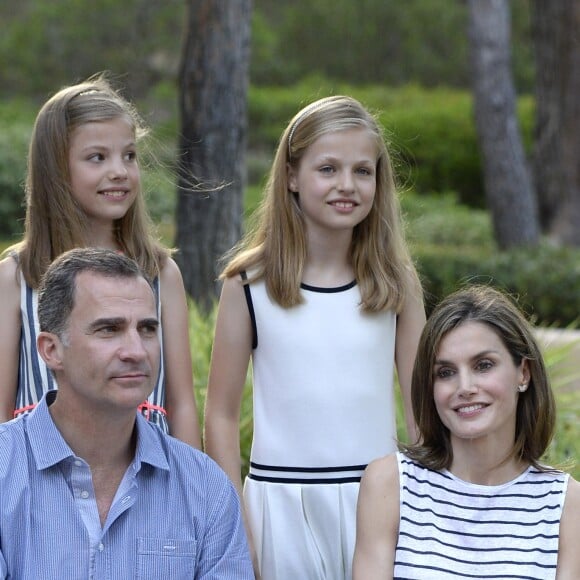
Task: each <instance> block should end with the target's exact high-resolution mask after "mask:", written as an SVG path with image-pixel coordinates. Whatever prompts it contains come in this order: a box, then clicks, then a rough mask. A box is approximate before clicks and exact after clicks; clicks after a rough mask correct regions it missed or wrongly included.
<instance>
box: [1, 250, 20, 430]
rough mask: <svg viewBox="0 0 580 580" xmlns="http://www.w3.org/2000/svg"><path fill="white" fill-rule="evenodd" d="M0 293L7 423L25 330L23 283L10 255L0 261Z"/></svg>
mask: <svg viewBox="0 0 580 580" xmlns="http://www.w3.org/2000/svg"><path fill="white" fill-rule="evenodd" d="M0 296H1V297H2V300H0V320H1V321H2V324H0V377H2V383H1V385H0V423H4V422H5V421H9V420H10V419H12V418H13V416H14V404H15V402H16V390H17V387H18V364H19V359H20V332H21V329H22V319H21V317H20V285H19V283H18V277H17V266H16V261H15V260H14V259H13V258H11V257H8V258H4V259H3V260H2V261H1V262H0Z"/></svg>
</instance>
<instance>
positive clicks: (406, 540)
mask: <svg viewBox="0 0 580 580" xmlns="http://www.w3.org/2000/svg"><path fill="white" fill-rule="evenodd" d="M397 459H398V464H399V480H400V521H399V538H398V542H397V550H396V554H395V570H394V578H406V579H417V580H419V579H421V580H422V579H428V580H442V579H451V578H454V579H457V578H496V579H502V580H506V579H508V578H518V579H519V580H521V579H534V580H548V579H550V578H555V576H556V566H557V561H558V537H559V530H560V518H561V516H562V507H563V505H564V497H565V494H566V486H567V483H568V475H567V474H565V473H562V472H559V471H555V472H541V471H538V470H536V469H534V468H532V467H530V468H528V469H527V470H526V471H525V472H524V473H522V474H521V475H520V476H519V477H517V478H516V479H514V480H513V481H510V482H508V483H504V484H503V485H497V486H485V485H476V484H472V483H468V482H465V481H462V480H460V479H458V478H457V477H455V476H453V475H452V474H451V473H449V472H448V471H446V470H444V471H432V470H430V469H427V468H425V467H423V466H421V465H420V464H418V463H416V462H414V461H412V460H410V459H409V458H408V457H406V456H405V455H403V454H401V453H398V454H397Z"/></svg>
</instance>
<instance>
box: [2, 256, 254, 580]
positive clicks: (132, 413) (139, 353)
mask: <svg viewBox="0 0 580 580" xmlns="http://www.w3.org/2000/svg"><path fill="white" fill-rule="evenodd" d="M38 315H39V321H40V333H39V334H38V339H37V346H38V350H39V353H40V355H41V356H42V358H43V359H44V360H45V361H46V364H47V366H48V367H49V368H50V369H51V371H52V372H53V373H54V376H55V378H56V381H57V383H58V386H59V388H58V391H50V392H49V393H48V394H47V395H46V396H45V397H44V398H43V399H42V401H41V402H40V403H39V405H38V406H37V408H36V409H35V410H34V411H33V412H32V413H31V414H30V415H28V416H25V417H22V418H21V419H16V420H14V421H11V422H9V423H5V424H3V425H0V578H6V577H9V578H18V579H20V580H26V579H34V580H37V579H38V578H42V579H43V580H52V579H59V580H60V579H62V578H66V579H67V580H69V579H71V580H72V579H77V578H78V579H81V578H82V579H86V578H95V579H105V578H106V579H119V580H126V579H131V578H151V579H153V578H154V579H157V580H165V579H168V580H169V579H170V580H176V579H181V578H188V579H193V578H196V579H210V578H211V579H217V578H219V579H230V578H231V579H236V580H237V579H245V578H248V579H250V578H252V579H253V578H254V576H253V572H252V565H251V561H250V558H249V554H248V549H247V544H246V538H245V535H244V529H243V523H242V519H241V515H240V506H239V502H238V499H237V494H236V492H235V490H234V488H233V486H232V485H231V483H230V482H229V480H228V478H227V476H226V475H225V474H224V473H223V472H222V471H221V470H220V469H219V467H217V465H216V464H215V463H213V461H212V460H211V459H210V458H209V457H207V456H206V455H205V454H203V453H201V452H199V451H197V450H195V449H193V448H192V447H190V446H188V445H186V444H184V443H182V442H180V441H177V440H176V439H173V438H171V437H169V436H167V435H165V434H163V433H162V432H161V431H160V430H159V429H158V428H157V427H156V426H154V425H151V424H150V423H148V422H147V421H146V420H145V419H144V417H142V416H141V415H140V414H138V413H137V412H136V409H137V406H138V405H139V404H140V403H141V402H142V401H144V400H145V399H146V398H147V396H148V395H149V393H150V392H151V390H152V389H153V386H154V384H155V379H156V377H157V372H158V369H159V360H160V356H161V355H160V352H161V349H160V340H159V321H158V317H157V312H156V307H155V299H154V294H153V291H152V289H151V286H150V285H149V282H148V281H147V280H146V278H145V277H144V275H143V274H142V272H141V271H140V270H139V268H138V266H137V265H136V264H135V263H134V262H133V261H131V260H129V259H128V258H126V257H124V256H122V255H120V254H117V253H115V252H112V251H109V250H100V249H88V248H87V249H77V250H72V251H70V252H67V253H65V254H63V255H62V256H60V257H59V258H57V260H56V261H55V262H54V263H53V264H52V265H51V266H50V268H49V269H48V271H47V272H46V275H45V277H44V279H43V283H42V285H41V288H40V290H39V299H38Z"/></svg>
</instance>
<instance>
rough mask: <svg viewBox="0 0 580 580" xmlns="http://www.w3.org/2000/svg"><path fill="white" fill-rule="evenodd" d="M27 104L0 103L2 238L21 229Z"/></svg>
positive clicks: (28, 120)
mask: <svg viewBox="0 0 580 580" xmlns="http://www.w3.org/2000/svg"><path fill="white" fill-rule="evenodd" d="M32 119H33V117H32V114H29V111H28V106H27V104H26V103H22V104H17V103H16V102H12V101H8V102H6V103H3V104H2V106H0V231H1V232H2V236H3V238H5V239H6V238H11V237H12V236H14V237H18V235H19V234H20V233H22V231H23V228H24V226H23V223H22V220H23V219H24V209H25V208H24V203H25V200H24V180H25V178H26V155H27V150H28V141H29V139H30V131H31V129H32Z"/></svg>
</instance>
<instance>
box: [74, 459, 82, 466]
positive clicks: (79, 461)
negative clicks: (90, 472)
mask: <svg viewBox="0 0 580 580" xmlns="http://www.w3.org/2000/svg"><path fill="white" fill-rule="evenodd" d="M82 464H83V462H82V461H81V460H80V459H75V465H76V466H77V467H80V466H81V465H82Z"/></svg>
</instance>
